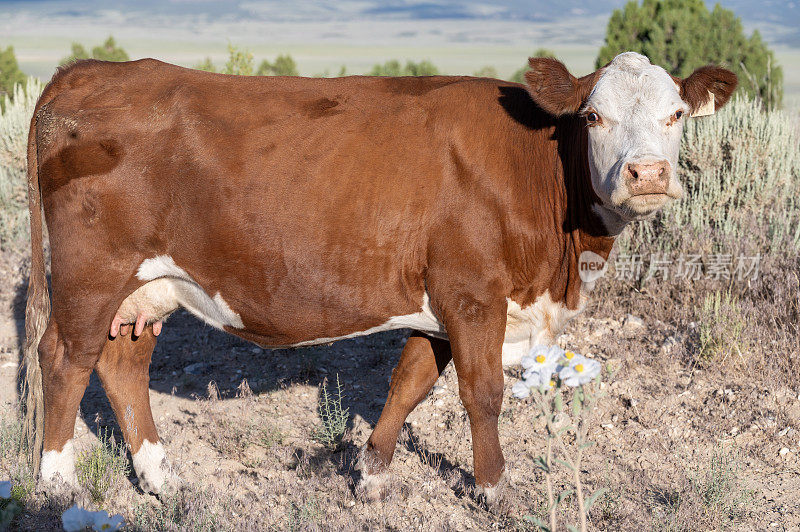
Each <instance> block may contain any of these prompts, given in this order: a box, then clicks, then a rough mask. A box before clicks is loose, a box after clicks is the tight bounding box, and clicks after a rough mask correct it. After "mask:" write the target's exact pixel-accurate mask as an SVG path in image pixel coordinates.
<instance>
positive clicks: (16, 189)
mask: <svg viewBox="0 0 800 532" xmlns="http://www.w3.org/2000/svg"><path fill="white" fill-rule="evenodd" d="M41 92H42V83H41V82H40V81H39V80H38V79H36V78H29V79H28V82H27V84H26V85H25V86H23V85H21V84H20V85H16V86H15V87H14V97H13V99H9V98H8V97H5V98H4V102H3V108H4V109H5V110H4V111H0V249H9V248H19V247H22V246H24V245H25V244H26V243H27V240H28V235H29V231H30V228H29V227H28V200H27V195H26V156H27V143H28V128H29V127H30V122H31V116H32V115H33V109H34V107H35V106H36V100H37V99H38V98H39V94H41Z"/></svg>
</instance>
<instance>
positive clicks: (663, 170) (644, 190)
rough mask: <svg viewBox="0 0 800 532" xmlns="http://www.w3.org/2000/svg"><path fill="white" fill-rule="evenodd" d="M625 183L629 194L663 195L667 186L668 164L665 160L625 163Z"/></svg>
mask: <svg viewBox="0 0 800 532" xmlns="http://www.w3.org/2000/svg"><path fill="white" fill-rule="evenodd" d="M625 183H626V184H627V185H628V190H629V191H630V193H631V194H633V195H637V194H665V193H666V192H667V185H669V162H668V161H666V160H661V161H654V162H650V161H648V162H646V163H637V162H632V163H627V164H626V165H625Z"/></svg>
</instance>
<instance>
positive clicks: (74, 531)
mask: <svg viewBox="0 0 800 532" xmlns="http://www.w3.org/2000/svg"><path fill="white" fill-rule="evenodd" d="M61 524H62V525H63V526H64V530H66V531H67V532H78V531H80V530H84V529H85V528H86V527H89V526H92V525H93V524H94V518H93V516H92V512H90V511H89V510H84V509H83V508H81V507H79V506H78V505H77V504H74V505H72V507H71V508H69V509H68V510H65V511H64V513H63V514H61Z"/></svg>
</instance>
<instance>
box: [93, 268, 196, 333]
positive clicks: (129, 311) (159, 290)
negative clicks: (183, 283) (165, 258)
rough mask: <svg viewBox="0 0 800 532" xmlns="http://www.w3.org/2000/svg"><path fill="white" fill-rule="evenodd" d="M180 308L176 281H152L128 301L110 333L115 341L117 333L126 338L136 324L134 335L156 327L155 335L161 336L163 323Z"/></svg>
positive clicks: (126, 300) (112, 323)
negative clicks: (151, 326) (146, 327)
mask: <svg viewBox="0 0 800 532" xmlns="http://www.w3.org/2000/svg"><path fill="white" fill-rule="evenodd" d="M179 306H180V302H179V300H178V296H177V294H176V292H175V290H174V280H172V279H166V278H162V279H156V280H154V281H150V282H149V283H146V284H144V285H142V286H140V287H139V288H138V289H137V290H136V291H135V292H133V293H132V294H131V295H129V296H128V297H127V298H125V301H123V302H122V305H120V307H119V310H117V314H116V315H115V316H114V320H113V321H112V322H111V329H110V331H109V334H110V335H111V337H112V338H114V337H116V336H117V334H122V335H123V336H124V335H126V334H128V331H129V330H130V327H131V325H133V328H134V331H133V333H134V334H135V335H136V336H139V335H141V334H142V332H143V331H144V327H145V325H150V324H152V325H153V334H155V335H156V336H158V335H159V334H160V333H161V328H162V326H163V320H164V319H165V318H166V317H167V316H169V315H170V314H171V313H172V312H174V311H175V310H176V309H177V308H178V307H179Z"/></svg>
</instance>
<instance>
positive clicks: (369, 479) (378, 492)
mask: <svg viewBox="0 0 800 532" xmlns="http://www.w3.org/2000/svg"><path fill="white" fill-rule="evenodd" d="M390 480H391V477H390V475H389V472H388V471H384V472H382V473H378V474H377V475H370V474H369V473H365V472H364V471H363V470H362V471H361V480H360V481H359V482H358V487H359V488H361V489H362V490H364V497H366V498H367V499H369V500H371V501H379V500H382V499H384V498H385V497H386V495H387V493H388V491H389V481H390Z"/></svg>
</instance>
